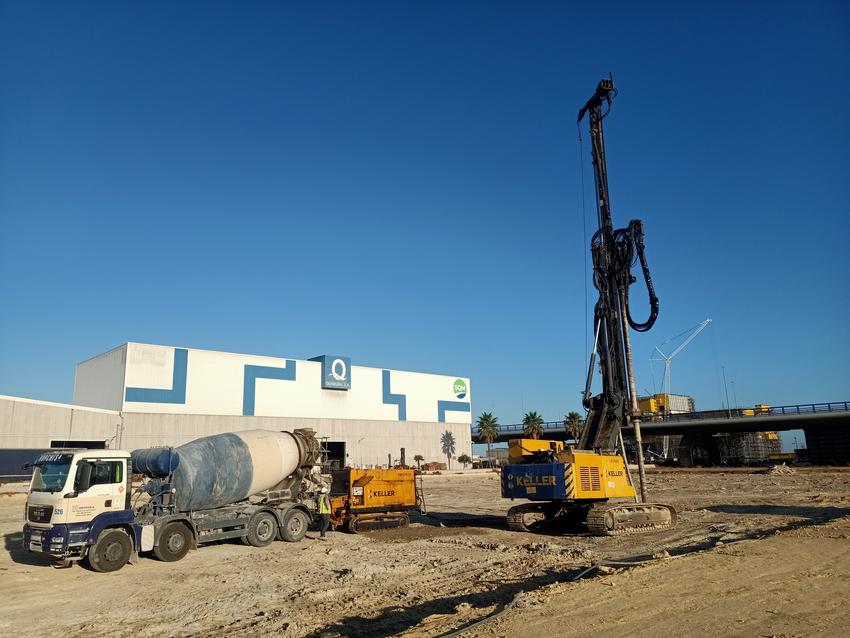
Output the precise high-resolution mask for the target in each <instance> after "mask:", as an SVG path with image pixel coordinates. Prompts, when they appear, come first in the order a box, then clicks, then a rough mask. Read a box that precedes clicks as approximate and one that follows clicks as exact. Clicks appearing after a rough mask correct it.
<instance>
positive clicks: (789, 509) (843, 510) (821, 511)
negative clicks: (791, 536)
mask: <svg viewBox="0 0 850 638" xmlns="http://www.w3.org/2000/svg"><path fill="white" fill-rule="evenodd" d="M706 509H707V510H708V511H709V512H717V513H718V514H748V515H753V514H766V515H772V516H799V517H801V518H807V519H809V521H813V522H817V523H824V522H826V521H832V520H835V519H836V518H843V517H845V516H850V507H834V506H831V505H830V506H822V507H815V506H811V505H769V504H765V503H753V504H738V503H736V504H734V505H733V504H728V505H713V506H711V507H707V508H706Z"/></svg>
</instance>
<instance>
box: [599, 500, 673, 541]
mask: <svg viewBox="0 0 850 638" xmlns="http://www.w3.org/2000/svg"><path fill="white" fill-rule="evenodd" d="M585 523H586V525H587V530H588V531H589V532H590V533H591V534H593V535H594V536H619V535H621V534H639V533H641V532H651V531H653V530H657V529H669V528H671V527H673V526H675V525H676V510H675V509H674V508H673V507H672V506H670V505H664V504H662V503H628V504H624V503H599V504H597V505H594V506H593V507H591V508H590V509H589V510H588V512H587V519H586V520H585Z"/></svg>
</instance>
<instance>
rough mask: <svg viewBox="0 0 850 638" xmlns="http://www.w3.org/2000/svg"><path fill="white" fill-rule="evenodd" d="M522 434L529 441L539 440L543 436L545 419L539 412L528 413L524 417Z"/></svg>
mask: <svg viewBox="0 0 850 638" xmlns="http://www.w3.org/2000/svg"><path fill="white" fill-rule="evenodd" d="M522 425H523V428H522V433H523V434H524V435H525V436H527V437H528V438H529V439H539V438H540V437H541V436H543V417H542V416H540V415H539V414H537V412H526V413H525V416H524V417H522Z"/></svg>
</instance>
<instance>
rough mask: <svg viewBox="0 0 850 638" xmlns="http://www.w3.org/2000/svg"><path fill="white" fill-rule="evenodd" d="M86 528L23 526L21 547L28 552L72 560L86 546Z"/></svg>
mask: <svg viewBox="0 0 850 638" xmlns="http://www.w3.org/2000/svg"><path fill="white" fill-rule="evenodd" d="M88 531H89V530H88V528H87V527H86V528H80V529H70V528H69V527H68V525H53V526H52V527H33V526H32V525H29V524H25V525H24V533H23V547H24V549H25V550H27V551H28V552H36V553H39V554H49V555H51V556H55V557H56V558H74V557H79V556H80V555H81V554H82V550H83V548H84V547H85V546H86V545H87V544H88Z"/></svg>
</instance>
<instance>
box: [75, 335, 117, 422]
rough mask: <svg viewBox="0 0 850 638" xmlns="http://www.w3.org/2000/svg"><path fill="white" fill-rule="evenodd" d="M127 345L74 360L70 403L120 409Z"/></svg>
mask: <svg viewBox="0 0 850 638" xmlns="http://www.w3.org/2000/svg"><path fill="white" fill-rule="evenodd" d="M126 363H127V344H124V345H123V346H118V347H117V348H113V349H112V350H110V351H109V352H105V353H103V354H101V355H98V356H96V357H93V358H91V359H88V360H87V361H83V362H82V363H78V364H77V367H76V370H75V374H74V405H85V406H88V407H91V408H102V409H105V410H121V409H122V408H123V403H124V370H125V367H126Z"/></svg>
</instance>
